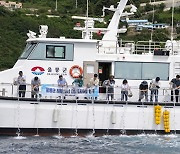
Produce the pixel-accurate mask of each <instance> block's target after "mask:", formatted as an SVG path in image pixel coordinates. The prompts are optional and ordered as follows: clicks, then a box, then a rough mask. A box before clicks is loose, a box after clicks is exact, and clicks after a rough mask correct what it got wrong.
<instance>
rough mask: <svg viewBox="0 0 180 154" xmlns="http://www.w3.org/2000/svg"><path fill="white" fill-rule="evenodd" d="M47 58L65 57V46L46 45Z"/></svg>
mask: <svg viewBox="0 0 180 154" xmlns="http://www.w3.org/2000/svg"><path fill="white" fill-rule="evenodd" d="M46 58H61V59H65V47H64V46H51V45H47V46H46Z"/></svg>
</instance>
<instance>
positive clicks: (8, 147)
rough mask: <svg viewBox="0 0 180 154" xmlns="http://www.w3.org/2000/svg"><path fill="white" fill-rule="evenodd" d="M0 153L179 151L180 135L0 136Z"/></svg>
mask: <svg viewBox="0 0 180 154" xmlns="http://www.w3.org/2000/svg"><path fill="white" fill-rule="evenodd" d="M0 153H10V154H16V153H18V154H41V153H43V154H46V153H47V154H58V153H59V154H76V153H77V154H81V153H82V154H98V153H100V154H101V153H102V154H106V153H107V154H114V153H117V154H136V153H137V154H139V153H143V154H166V153H167V154H169V153H171V154H179V153H180V135H148V134H142V135H134V136H128V135H119V136H109V135H108V136H99V137H94V136H93V135H89V136H86V137H79V136H71V137H62V136H59V135H57V136H51V137H42V136H27V137H25V136H17V137H10V136H0Z"/></svg>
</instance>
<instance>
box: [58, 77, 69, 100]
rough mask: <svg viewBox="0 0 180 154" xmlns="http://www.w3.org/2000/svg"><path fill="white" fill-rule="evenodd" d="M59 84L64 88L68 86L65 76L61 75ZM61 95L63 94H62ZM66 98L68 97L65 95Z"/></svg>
mask: <svg viewBox="0 0 180 154" xmlns="http://www.w3.org/2000/svg"><path fill="white" fill-rule="evenodd" d="M57 84H58V86H59V87H61V88H63V87H68V83H67V81H66V79H65V78H63V76H62V75H59V79H58V80H57ZM60 97H61V96H60ZM64 99H66V97H65V96H64Z"/></svg>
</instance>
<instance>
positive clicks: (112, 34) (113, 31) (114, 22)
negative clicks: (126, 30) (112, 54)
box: [102, 0, 128, 41]
mask: <svg viewBox="0 0 180 154" xmlns="http://www.w3.org/2000/svg"><path fill="white" fill-rule="evenodd" d="M127 1H128V0H120V2H119V4H118V6H117V9H116V11H115V13H114V15H113V17H112V19H111V22H110V24H109V25H108V28H107V29H108V31H107V32H106V33H105V34H104V36H103V38H102V40H104V41H117V33H118V26H119V20H120V17H121V15H122V13H123V10H124V8H125V6H126V3H127Z"/></svg>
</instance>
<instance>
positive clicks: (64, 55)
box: [46, 45, 66, 59]
mask: <svg viewBox="0 0 180 154" xmlns="http://www.w3.org/2000/svg"><path fill="white" fill-rule="evenodd" d="M48 46H51V47H53V48H54V56H53V57H50V56H48V49H47V48H48ZM56 47H61V48H63V56H62V57H56V56H55V48H56ZM46 58H49V59H51V58H52V59H65V58H66V46H62V45H46Z"/></svg>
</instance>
